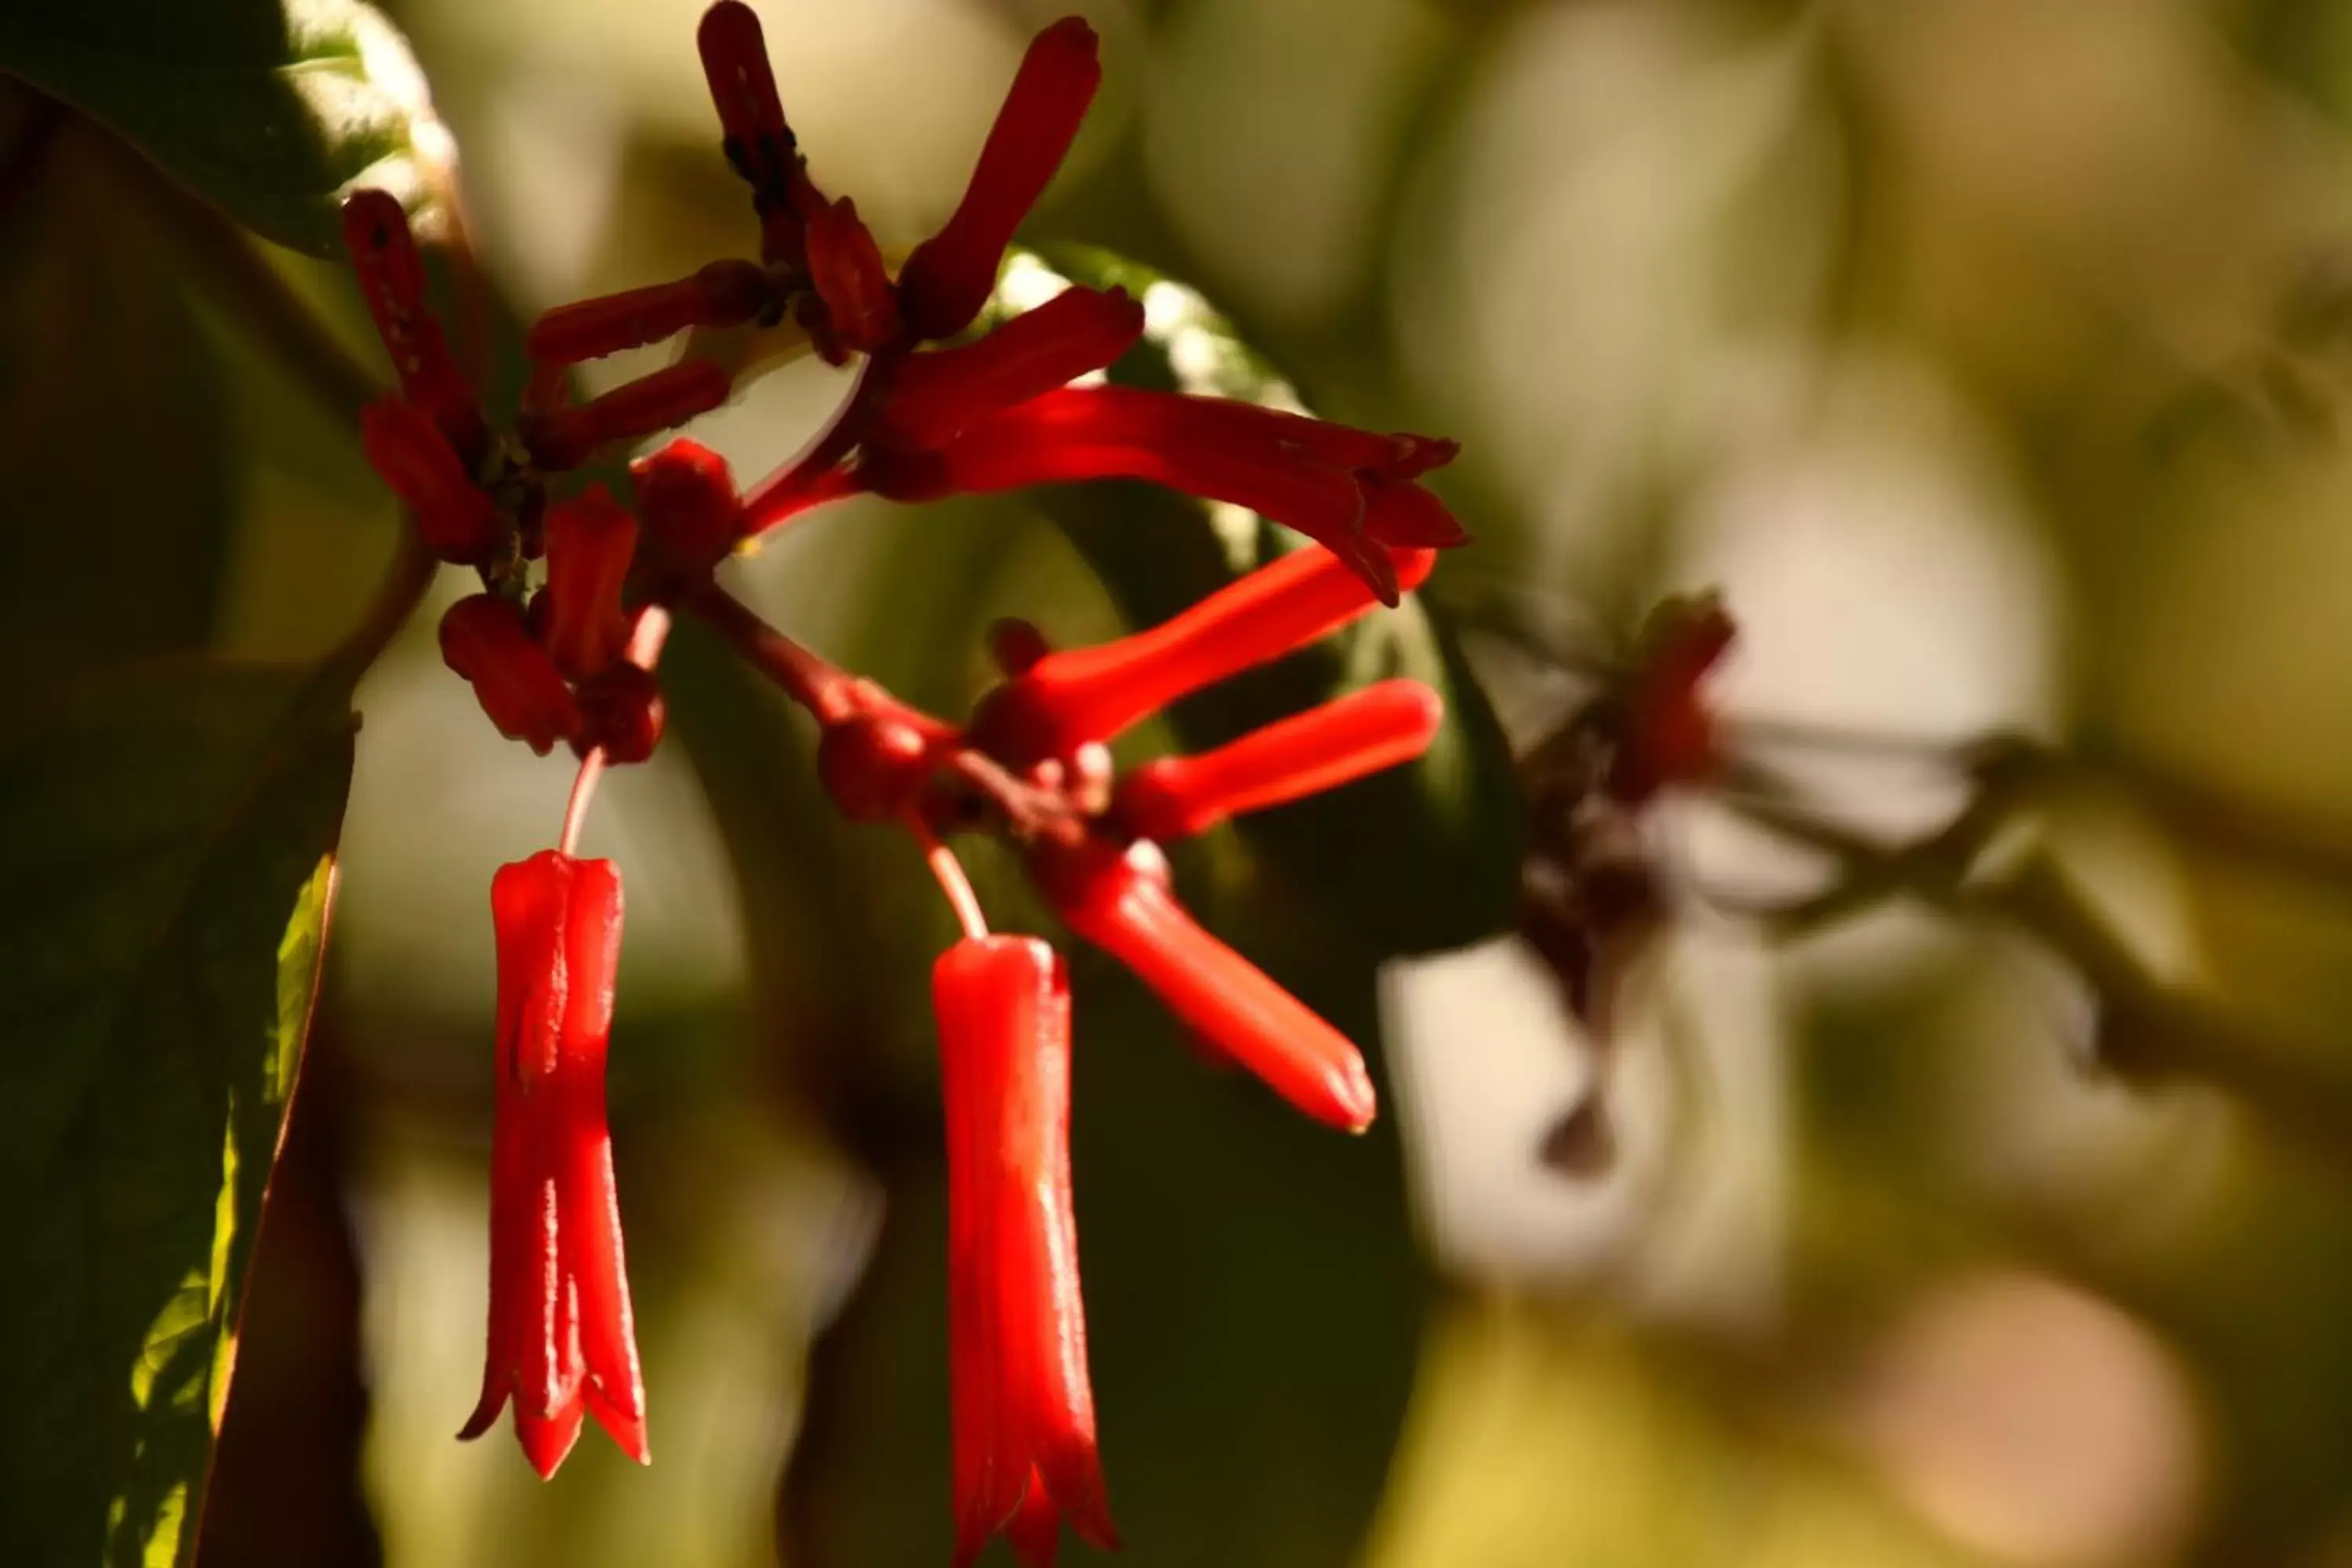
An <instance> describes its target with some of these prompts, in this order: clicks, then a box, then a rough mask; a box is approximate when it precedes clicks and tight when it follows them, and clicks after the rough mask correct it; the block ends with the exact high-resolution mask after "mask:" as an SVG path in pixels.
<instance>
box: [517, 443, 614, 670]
mask: <svg viewBox="0 0 2352 1568" xmlns="http://www.w3.org/2000/svg"><path fill="white" fill-rule="evenodd" d="M544 526H545V531H546V537H547V586H546V587H544V588H542V589H541V590H540V593H539V597H538V599H537V600H536V601H534V603H533V605H532V615H533V617H534V619H535V620H537V622H538V628H537V629H538V632H539V640H540V641H541V643H542V644H544V645H545V646H546V648H547V651H548V656H549V657H550V658H552V659H554V661H555V668H558V669H560V670H562V672H563V673H564V675H565V676H567V677H569V678H570V679H573V680H584V679H587V678H588V677H590V676H593V675H598V674H602V673H603V672H604V670H606V669H608V668H611V667H612V666H613V665H614V663H615V662H617V661H618V660H619V659H620V658H621V655H622V653H623V651H624V650H625V648H626V647H628V642H629V626H630V618H629V615H628V612H627V610H626V609H625V607H624V606H623V605H622V602H621V589H622V585H623V584H624V583H625V581H626V580H627V578H628V574H629V563H630V561H631V559H632V558H634V557H635V554H636V551H637V520H636V519H635V518H634V517H631V516H630V515H629V512H628V509H626V508H625V507H624V506H622V505H621V503H620V502H618V501H616V500H614V499H613V498H612V496H611V495H610V494H609V493H607V492H606V491H605V489H604V487H603V486H601V485H593V486H591V487H590V488H588V489H585V490H583V491H582V492H581V493H580V494H578V495H576V496H574V497H572V499H571V500H567V501H562V502H559V503H558V504H556V505H554V506H552V507H550V508H549V509H548V510H547V518H546V521H545V525H544Z"/></svg>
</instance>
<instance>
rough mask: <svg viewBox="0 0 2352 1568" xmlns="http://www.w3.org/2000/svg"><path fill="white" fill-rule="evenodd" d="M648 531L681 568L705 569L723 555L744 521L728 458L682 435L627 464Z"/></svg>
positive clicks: (741, 530)
mask: <svg viewBox="0 0 2352 1568" xmlns="http://www.w3.org/2000/svg"><path fill="white" fill-rule="evenodd" d="M629 473H630V476H631V477H632V478H633V479H635V480H636V490H637V510H638V513H639V515H640V516H642V517H643V518H644V520H645V529H646V533H647V534H648V535H650V536H651V537H652V538H653V539H654V540H655V541H656V542H658V543H659V545H660V546H661V549H662V552H663V553H664V554H665V555H667V557H668V558H669V559H670V560H671V561H672V562H673V563H675V564H676V565H677V568H678V569H679V570H680V571H684V572H689V573H699V572H707V571H709V569H710V568H711V567H713V566H716V565H718V564H719V562H721V561H723V560H725V559H726V558H727V553H728V552H729V551H730V550H732V549H734V548H735V542H736V541H737V540H739V539H740V538H742V537H743V534H744V532H745V531H746V530H747V527H748V522H747V520H746V519H745V517H744V515H743V499H742V497H741V496H740V495H739V494H737V493H736V489H735V476H734V474H733V473H732V472H731V471H730V470H729V468H728V467H727V459H726V458H722V457H720V456H719V454H718V453H716V452H714V451H712V450H711V449H710V448H709V447H706V446H704V445H703V444H702V443H701V442H699V441H696V440H692V439H690V438H688V437H684V436H681V437H678V438H677V440H675V441H672V442H670V443H669V444H668V445H667V446H665V447H659V448H657V449H656V450H655V451H652V452H650V453H647V454H646V456H645V457H642V458H638V459H637V460H636V461H635V462H634V463H631V464H630V465H629Z"/></svg>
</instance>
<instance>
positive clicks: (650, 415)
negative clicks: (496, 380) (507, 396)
mask: <svg viewBox="0 0 2352 1568" xmlns="http://www.w3.org/2000/svg"><path fill="white" fill-rule="evenodd" d="M733 390H734V384H733V382H732V381H731V380H730V377H729V376H728V374H727V373H726V371H724V370H723V369H721V368H720V367H719V366H718V365H715V364H713V363H710V362H709V360H699V359H690V360H685V361H682V362H680V363H677V364H674V365H670V366H668V367H667V368H666V369H663V370H657V371H656V372H654V373H653V374H651V375H646V376H640V377H638V378H637V379H636V380H635V381H632V382H627V383H625V384H622V385H620V386H616V387H614V389H613V390H612V391H610V392H608V393H606V394H604V396H602V397H599V398H596V399H594V400H593V401H591V402H588V403H583V404H582V405H580V406H579V407H577V408H559V409H556V410H554V411H553V412H551V413H546V414H537V415H530V416H526V417H525V419H524V422H523V428H522V437H523V443H524V445H526V446H527V447H530V457H531V461H532V462H533V463H535V464H536V465H538V466H539V467H540V468H544V469H547V470H549V471H551V472H556V473H561V472H563V471H565V470H567V469H571V468H578V467H579V466H580V465H581V464H582V463H583V462H586V461H587V460H588V458H589V455H590V454H591V453H593V452H594V451H595V450H596V448H597V447H606V446H610V445H612V444H613V443H614V442H616V441H634V440H636V439H638V438H639V437H646V436H650V435H652V434H654V433H655V432H656V431H657V430H667V429H669V428H671V427H672V426H678V425H683V424H685V423H686V422H687V421H688V420H689V419H692V418H694V417H696V416H698V415H703V414H708V413H709V412H710V411H711V410H712V409H714V408H716V407H718V406H719V405H720V404H722V403H724V402H726V401H727V398H728V395H729V394H730V392H732V391H733Z"/></svg>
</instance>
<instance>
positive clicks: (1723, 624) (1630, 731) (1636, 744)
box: [1609, 595, 1738, 805]
mask: <svg viewBox="0 0 2352 1568" xmlns="http://www.w3.org/2000/svg"><path fill="white" fill-rule="evenodd" d="M1737 637H1738V628H1737V626H1734V624H1733V622H1732V619H1731V616H1729V615H1728V614H1727V613H1726V612H1725V610H1724V608H1723V606H1722V605H1721V604H1719V603H1718V602H1717V601H1716V600H1715V599H1714V598H1713V596H1712V595H1709V596H1706V597H1704V598H1701V599H1699V600H1697V601H1696V602H1691V601H1670V602H1669V603H1668V604H1667V605H1664V606H1662V607H1661V609H1660V611H1659V613H1658V615H1657V616H1655V617H1654V624H1653V625H1652V626H1650V627H1649V628H1647V631H1646V634H1645V636H1644V637H1643V644H1644V647H1643V661H1642V664H1641V667H1640V668H1639V669H1638V670H1637V671H1636V672H1635V674H1634V677H1633V680H1632V681H1631V682H1630V683H1629V687H1628V689H1627V691H1626V695H1625V707H1626V721H1625V730H1624V734H1623V736H1622V740H1621V742H1620V745H1619V748H1618V752H1617V754H1616V756H1615V757H1614V758H1613V759H1612V763H1611V766H1610V770H1609V790H1610V793H1611V794H1612V795H1615V796H1616V797H1617V798H1618V799H1619V800H1622V801H1623V802H1625V803H1626V804H1628V805H1640V804H1642V803H1643V801H1646V800H1648V799H1649V798H1650V797H1651V796H1652V795H1655V794H1657V793H1658V792H1659V791H1660V790H1662V789H1666V788H1670V787H1672V786H1675V785H1677V784H1695V783H1697V782H1699V781H1700V780H1703V779H1705V778H1706V776H1707V775H1708V774H1710V773H1713V772H1714V771H1715V769H1716V766H1717V763H1718V761H1719V760H1720V759H1719V754H1718V750H1717V735H1716V722H1715V715H1714V713H1713V711H1712V710H1710V709H1709V708H1708V706H1707V703H1706V695H1705V691H1704V687H1705V685H1706V678H1707V677H1708V675H1710V674H1711V673H1712V672H1713V671H1714V669H1715V667H1716V666H1717V664H1718V663H1720V662H1721V661H1722V659H1723V656H1724V655H1725V654H1726V653H1728V652H1729V651H1730V649H1731V645H1732V643H1733V642H1734V641H1735V640H1736V639H1737Z"/></svg>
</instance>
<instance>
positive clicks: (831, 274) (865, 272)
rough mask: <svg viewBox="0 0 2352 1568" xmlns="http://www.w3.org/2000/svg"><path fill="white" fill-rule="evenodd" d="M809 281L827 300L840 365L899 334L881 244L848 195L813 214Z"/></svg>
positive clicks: (828, 324) (835, 357)
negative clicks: (860, 219) (841, 362)
mask: <svg viewBox="0 0 2352 1568" xmlns="http://www.w3.org/2000/svg"><path fill="white" fill-rule="evenodd" d="M807 245H808V265H809V280H810V282H811V283H812V284H813V285H814V287H815V289H816V293H817V298H818V299H820V300H823V301H824V311H825V325H826V328H827V332H828V335H829V336H830V337H831V339H832V346H833V349H834V353H832V354H830V355H828V356H827V357H828V358H831V359H833V360H835V363H839V361H841V360H842V359H845V358H846V357H847V353H849V352H854V353H873V352H874V351H875V350H877V349H878V348H881V347H883V346H884V345H885V344H887V343H889V342H893V341H894V340H896V339H897V337H898V300H896V299H895V298H894V297H893V296H892V294H891V292H890V274H889V272H888V270H887V268H884V266H883V265H882V249H881V247H879V246H877V244H875V243H874V236H873V233H872V231H870V230H869V229H867V228H866V226H865V224H863V223H861V222H859V221H858V217H857V204H856V202H854V201H851V200H850V199H849V198H848V197H847V196H844V197H842V198H841V200H839V201H837V202H832V203H828V204H825V205H821V206H819V207H818V208H817V209H816V211H814V213H811V214H810V215H809V216H808V234H807Z"/></svg>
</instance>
